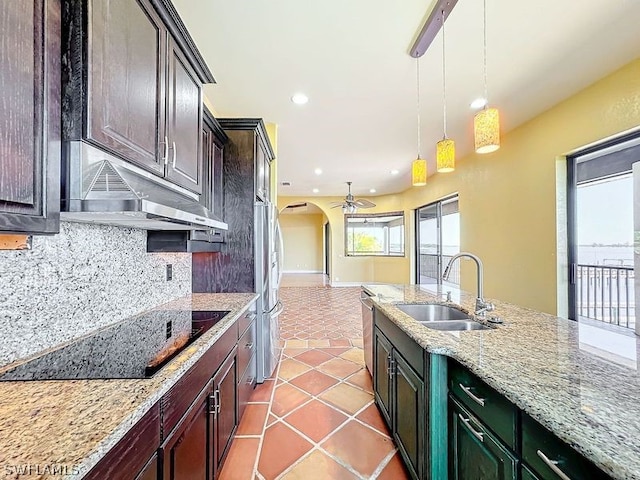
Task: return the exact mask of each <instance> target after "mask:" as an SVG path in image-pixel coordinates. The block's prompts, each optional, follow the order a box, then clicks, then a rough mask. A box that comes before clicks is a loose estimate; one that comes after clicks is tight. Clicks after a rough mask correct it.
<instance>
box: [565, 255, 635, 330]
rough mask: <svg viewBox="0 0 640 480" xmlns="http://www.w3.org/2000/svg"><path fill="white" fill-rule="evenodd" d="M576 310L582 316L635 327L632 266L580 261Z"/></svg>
mask: <svg viewBox="0 0 640 480" xmlns="http://www.w3.org/2000/svg"><path fill="white" fill-rule="evenodd" d="M576 310H577V313H578V315H579V316H580V317H586V318H591V319H594V320H600V321H602V322H605V323H610V324H614V325H620V326H622V327H627V328H635V319H636V316H635V315H636V314H635V293H634V271H633V267H617V266H607V265H581V264H578V265H577V271H576Z"/></svg>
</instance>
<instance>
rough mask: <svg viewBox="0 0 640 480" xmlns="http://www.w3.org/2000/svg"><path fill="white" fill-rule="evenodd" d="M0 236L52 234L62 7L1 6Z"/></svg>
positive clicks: (32, 2)
mask: <svg viewBox="0 0 640 480" xmlns="http://www.w3.org/2000/svg"><path fill="white" fill-rule="evenodd" d="M0 38H1V41H0V65H1V66H2V68H0V231H3V232H15V233H57V232H58V229H59V199H60V194H59V175H60V173H59V171H60V95H61V93H60V1H59V0H23V1H15V0H0Z"/></svg>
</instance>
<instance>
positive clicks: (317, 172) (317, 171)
mask: <svg viewBox="0 0 640 480" xmlns="http://www.w3.org/2000/svg"><path fill="white" fill-rule="evenodd" d="M313 173H315V174H316V175H322V169H321V168H316V169H315V170H314V171H313Z"/></svg>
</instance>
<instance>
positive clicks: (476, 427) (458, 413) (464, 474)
mask: <svg viewBox="0 0 640 480" xmlns="http://www.w3.org/2000/svg"><path fill="white" fill-rule="evenodd" d="M449 429H450V430H449V431H450V433H449V442H450V443H449V479H450V480H488V479H492V480H506V479H509V480H516V478H517V464H518V461H517V460H516V458H515V457H514V456H513V455H512V454H511V452H510V451H509V449H508V448H507V447H506V446H505V445H504V444H502V442H500V440H498V439H497V438H496V437H494V436H493V435H492V434H491V433H490V432H489V430H488V429H487V428H486V427H485V426H484V425H482V424H481V423H480V422H479V421H478V420H477V419H476V418H475V417H473V416H472V415H471V414H470V413H469V412H468V411H466V410H465V409H464V408H463V407H462V406H461V405H460V404H459V403H458V402H457V401H456V400H454V398H453V397H450V402H449Z"/></svg>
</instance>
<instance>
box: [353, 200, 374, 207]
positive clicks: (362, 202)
mask: <svg viewBox="0 0 640 480" xmlns="http://www.w3.org/2000/svg"><path fill="white" fill-rule="evenodd" d="M355 204H356V205H357V206H358V208H372V207H375V206H376V204H375V203H373V202H370V201H369V200H367V199H366V198H361V199H359V200H356V201H355Z"/></svg>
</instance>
